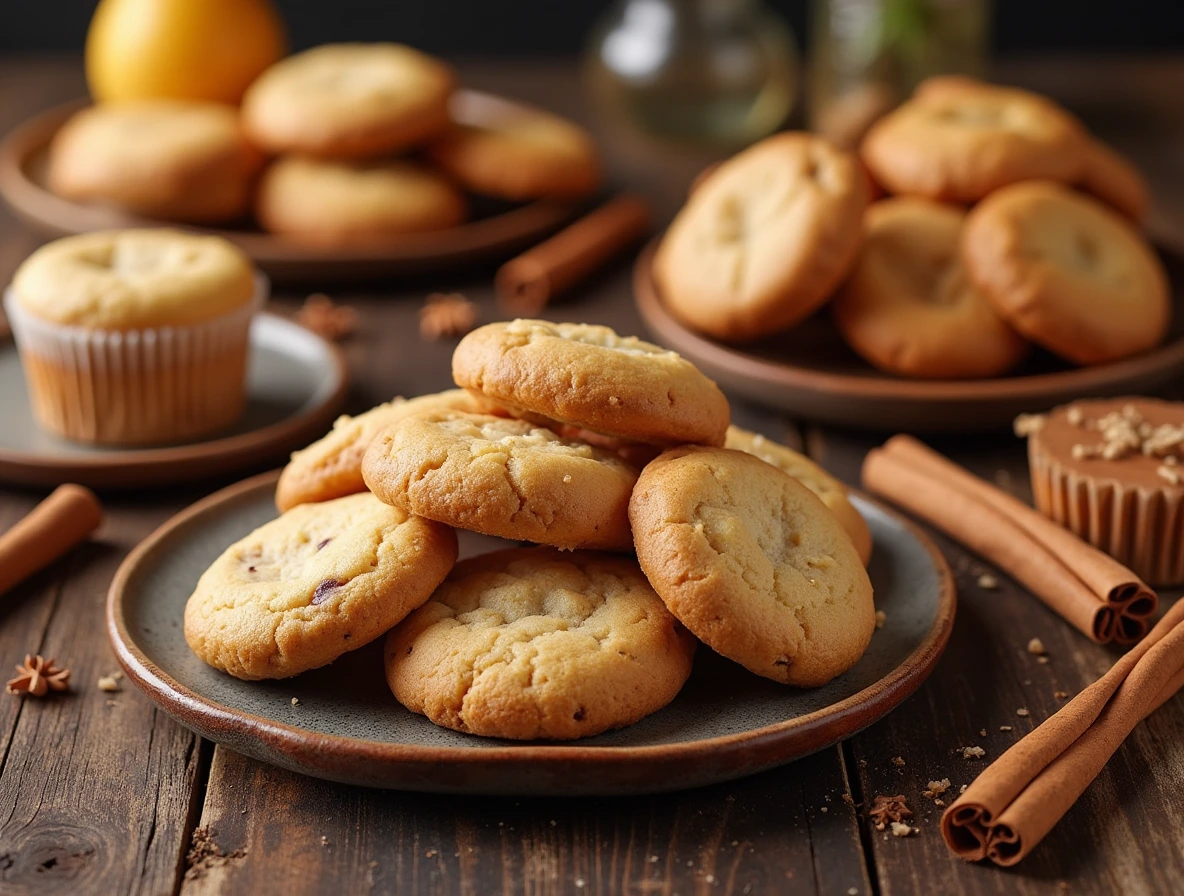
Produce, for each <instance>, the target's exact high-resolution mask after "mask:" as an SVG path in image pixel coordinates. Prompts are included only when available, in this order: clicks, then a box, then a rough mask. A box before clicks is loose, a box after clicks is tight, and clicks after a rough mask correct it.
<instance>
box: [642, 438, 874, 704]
mask: <svg viewBox="0 0 1184 896" xmlns="http://www.w3.org/2000/svg"><path fill="white" fill-rule="evenodd" d="M629 520H630V522H631V523H632V525H633V542H634V545H635V547H636V548H637V559H638V561H639V562H640V563H641V568H642V569H643V570H644V571H645V574H646V578H648V579H649V581H650V584H651V585H653V586H654V590H655V591H657V592H658V596H659V597H661V598H662V600H663V602H665V604H666V606H667V607H669V608H670V612H671V613H673V614H674V617H675V618H676V619H678V620H679V621H680V622H681V623H682V624H683V625H685V626H686V627H687V628H688V629H690V631H691V633H692V634H694V635H695V637H697V638H698V639H699V640H700V641H702V642H703V643H705V644H707V646H709V647H710V648H711V649H712V650H715V651H716V652H717V653H720V654H722V655H724V656H726V657H728V658H729V659H731V660H734V661H735V662H737V663H740V664H741V665H742V666H744V667H745V668H747V669H748V670H750V671H751V672H754V673H756V674H757V675H761V676H764V677H765V678H771V679H773V680H774V681H779V682H782V683H785V684H792V685H798V686H801V687H816V686H820V685H823V684H826V683H827V682H828V681H830V680H831V679H832V678H834V677H835V676H836V675H841V674H842V673H843V672H846V671H847V670H848V669H850V668H851V667H852V666H854V665H855V664H856V663H857V662H858V661H859V658H860V657H861V656H863V652H864V650H866V649H867V645H868V643H869V642H870V641H871V637H872V631H873V629H874V628H875V608H874V606H873V604H872V586H871V581H870V580H869V579H868V575H867V572H866V571H865V570H864V567H863V564H862V563H861V562H860V560H859V554H858V553H857V552H856V550H855V546H854V545H853V544H852V543H851V539H850V538H849V537H848V536H847V533H846V532H845V531H844V530H843V527H842V525H840V523H839V521H838V520H837V519H836V518H835V516H834V514H833V513H831V512H830V511H829V510H828V509H827V508H826V505H824V504H823V503H822V502H821V501H820V500H819V499H818V497H817V496H816V495H815V494H814V493H813V492H811V491H810V490H809V489H808V488H806V486H804V485H802V484H801V483H800V482H799V481H798V480H796V479H794V478H793V477H791V476H788V475H787V474H785V473H784V472H782V471H781V470H779V469H777V468H776V467H774V466H772V465H770V464H767V463H765V462H764V461H763V460H761V459H760V458H758V457H754V456H752V455H751V454H747V453H745V452H742V451H731V450H728V449H723V448H703V447H697V446H687V447H683V448H674V449H671V450H670V451H667V452H665V453H664V454H662V455H661V456H660V457H658V459H657V460H655V461H653V462H652V463H650V464H649V465H648V466H647V467H646V468H645V469H644V470H643V471H642V473H641V478H640V479H639V480H638V482H637V487H636V488H635V489H634V490H633V498H632V500H631V501H630V502H629Z"/></svg>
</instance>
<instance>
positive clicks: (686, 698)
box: [107, 474, 955, 796]
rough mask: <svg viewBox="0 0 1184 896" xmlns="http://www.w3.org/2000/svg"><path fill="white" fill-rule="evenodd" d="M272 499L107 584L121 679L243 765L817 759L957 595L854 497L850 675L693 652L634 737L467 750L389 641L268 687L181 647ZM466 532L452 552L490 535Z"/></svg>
mask: <svg viewBox="0 0 1184 896" xmlns="http://www.w3.org/2000/svg"><path fill="white" fill-rule="evenodd" d="M274 492H275V475H274V474H264V475H263V476H259V477H255V478H254V479H248V480H246V481H244V482H241V483H238V484H236V485H233V486H230V487H228V488H226V489H223V490H222V491H221V492H218V493H216V494H214V495H211V496H210V497H208V498H206V499H205V500H203V501H200V502H198V503H197V504H195V505H193V506H192V507H190V508H189V509H187V510H185V511H183V512H182V513H180V514H179V515H177V516H176V517H174V518H173V519H172V520H170V521H169V522H167V523H166V524H165V525H164V526H162V527H161V528H160V529H158V530H157V531H156V532H155V533H154V534H153V535H151V536H150V537H149V538H148V539H146V540H145V541H144V542H143V543H142V544H140V546H139V547H137V548H136V549H135V550H134V551H132V553H131V554H130V555H129V556H128V558H127V559H126V560H125V561H124V563H123V565H122V566H121V567H120V569H119V571H118V573H117V574H116V576H115V579H114V581H113V582H112V585H111V589H110V593H109V597H108V604H107V627H108V633H109V635H110V637H111V641H112V644H113V645H114V648H115V652H116V655H117V657H118V658H119V662H120V664H121V665H122V666H123V668H124V670H125V671H126V672H127V674H128V676H129V678H131V679H132V680H133V681H134V682H135V683H136V684H137V685H139V686H140V687H141V688H142V689H143V690H144V691H145V692H146V693H147V694H148V696H149V697H150V698H151V699H152V700H154V701H156V702H157V703H158V704H159V705H160V706H161V707H162V708H163V709H164V710H165V711H166V712H168V713H169V714H170V715H172V716H174V717H175V718H176V719H177V720H178V721H180V722H181V723H182V724H184V725H186V726H187V727H189V728H191V729H193V730H194V731H196V732H198V733H199V734H201V735H202V736H203V737H207V738H209V739H210V740H213V741H216V742H218V743H222V744H225V745H227V746H229V747H230V748H232V749H234V750H236V751H238V752H241V753H245V754H247V755H248V756H253V757H255V758H257V759H262V760H264V761H266V762H269V763H272V764H274V765H279V766H281V767H284V768H288V769H292V770H294V771H299V772H302V773H304V774H308V775H312V776H314V777H319V778H327V779H330V780H334V781H342V782H346V783H351V784H361V785H366V786H371V787H388V788H397V789H405V790H425V791H441V792H456V793H484V794H497V793H503V794H506V793H512V794H566V795H575V794H596V795H600V796H603V795H608V794H627V793H647V792H658V791H666V790H680V789H684V788H688V787H695V786H700V785H705V784H711V783H716V782H719V781H726V780H729V779H733V778H738V777H742V776H745V775H750V774H754V773H756V772H759V771H763V770H765V769H768V768H772V767H774V766H777V765H781V764H784V763H786V762H789V761H791V760H793V759H797V758H799V757H802V756H805V755H807V754H809V753H813V752H816V751H818V750H820V749H823V748H824V747H827V746H830V745H832V744H834V743H836V742H838V741H839V740H841V739H843V738H846V737H849V736H851V735H852V734H854V733H855V732H857V731H860V730H862V729H863V728H866V727H867V726H868V725H870V724H872V723H873V722H875V721H876V720H878V719H880V718H881V717H883V716H884V715H885V714H887V713H888V712H889V711H891V710H892V709H893V708H894V707H896V706H897V704H899V703H900V702H901V701H902V700H903V699H904V698H905V697H907V696H908V695H909V694H911V693H912V692H913V691H914V690H915V689H916V688H917V687H918V686H920V684H921V682H922V681H924V680H925V678H926V677H927V676H928V675H929V673H930V672H931V671H932V669H933V667H934V665H935V664H936V662H937V660H938V658H939V657H940V656H941V652H942V649H943V648H944V646H945V643H946V640H947V639H948V637H949V634H950V631H951V629H952V627H953V619H954V605H955V589H954V584H953V578H952V575H951V573H950V570H949V567H948V566H947V565H946V562H945V560H944V559H943V558H942V556H941V554H940V552H938V550H937V549H936V548H935V547H934V546H933V544H932V543H931V542H930V541H929V539H928V538H927V537H926V536H925V535H924V534H922V533H921V532H920V530H918V529H917V528H916V527H914V526H913V525H912V524H910V523H908V522H906V521H905V520H904V519H902V518H901V517H899V516H897V515H896V514H895V513H893V512H892V511H890V510H888V509H886V508H884V507H882V506H881V505H879V504H876V503H874V502H872V501H870V500H868V499H864V498H856V501H857V502H858V506H859V508H860V510H861V512H863V513H864V515H865V516H866V517H867V518H868V522H869V525H870V527H871V529H872V534H873V537H874V539H875V543H876V548H875V554H874V556H873V558H872V563H871V566H870V568H869V571H870V574H871V577H872V582H873V585H874V586H875V588H876V602H877V606H878V607H879V608H881V609H883V610H884V611H885V613H886V621H885V624H884V626H883V627H882V628H879V629H877V630H876V633H875V635H874V636H873V638H872V643H871V646H870V647H869V648H868V651H867V653H866V654H865V655H864V657H863V659H862V660H860V662H859V663H858V664H857V665H856V666H855V668H853V669H852V670H850V671H849V672H847V673H846V674H845V675H842V676H840V677H839V678H837V679H835V680H834V681H832V682H830V683H829V684H827V685H826V686H824V687H822V688H816V689H810V690H802V689H796V688H788V687H785V686H782V685H778V684H776V683H774V682H771V681H767V680H765V679H762V678H758V677H756V676H753V675H751V674H750V673H748V672H747V671H745V670H743V669H742V668H740V667H739V666H736V665H734V664H732V663H730V662H728V661H726V660H724V659H722V658H721V657H719V656H717V655H715V654H713V653H712V652H711V651H710V650H708V649H707V648H704V647H701V648H700V650H699V653H698V655H697V657H696V670H695V673H694V674H693V675H692V677H691V680H690V681H689V682H688V683H687V685H686V687H684V688H683V691H682V693H680V694H679V696H678V697H677V698H675V700H674V702H673V703H671V704H670V705H669V706H667V707H666V708H665V709H663V710H661V711H660V712H657V713H655V714H654V715H652V716H649V717H648V718H646V719H643V720H642V721H641V722H639V723H637V724H635V725H631V726H629V727H627V728H623V729H621V730H619V731H613V732H608V733H606V734H602V735H599V736H597V737H593V738H588V739H586V740H582V741H578V742H574V743H556V744H552V743H514V742H509V741H498V740H489V739H484V738H478V737H473V736H470V735H465V734H460V733H457V732H454V731H449V730H446V729H442V728H437V727H436V726H434V725H432V724H431V723H430V722H428V721H427V720H426V719H424V718H423V717H421V716H418V715H415V714H413V713H411V712H408V711H407V710H405V709H403V708H402V707H401V706H400V705H399V704H398V703H397V702H396V701H395V700H394V698H393V697H392V696H391V694H390V692H389V690H388V689H387V687H386V682H385V679H384V677H383V673H382V639H379V640H378V641H376V642H374V643H372V644H370V645H367V646H366V647H364V648H362V649H360V650H357V651H354V652H352V653H349V654H346V655H345V656H344V657H342V658H341V659H340V660H338V661H337V662H336V663H333V664H332V665H330V666H327V667H325V668H322V669H318V670H314V671H312V672H308V673H305V674H303V675H300V676H297V677H295V678H292V679H288V680H284V681H272V682H266V681H264V682H243V681H239V680H237V679H234V678H231V677H230V676H227V675H225V674H223V673H221V672H219V671H217V670H215V669H213V668H211V667H209V666H206V665H205V664H204V663H203V662H202V661H201V660H199V659H198V658H197V657H196V656H195V655H194V654H193V653H192V652H191V651H190V650H189V647H188V645H187V644H186V643H185V639H184V634H183V631H182V618H183V614H184V608H185V602H186V601H187V600H188V598H189V595H190V594H191V593H192V590H193V587H194V586H195V584H196V583H197V579H198V578H199V577H200V575H201V573H202V572H203V571H204V570H205V568H206V567H207V566H208V565H209V564H210V563H211V562H212V561H213V560H214V559H215V558H216V557H217V556H218V555H219V554H220V553H221V552H222V550H223V549H224V548H226V547H227V546H229V545H230V544H231V543H232V542H234V541H236V540H238V539H239V538H241V537H243V536H245V535H246V534H247V533H248V532H250V531H252V530H253V529H255V528H256V527H258V526H259V525H262V524H263V523H264V522H266V521H268V520H270V519H273V518H274V517H275V515H276V510H275V507H274ZM461 534H462V543H461V553H462V556H463V555H465V554H472V553H478V552H480V551H483V550H487V549H488V548H489V546H490V543H491V542H494V541H496V540H494V539H487V538H484V537H481V536H477V537H475V538H472V539H471V538H467V537H464V536H468V535H469V534H470V533H461ZM294 697H295V698H297V699H298V700H299V704H293V703H292V698H294Z"/></svg>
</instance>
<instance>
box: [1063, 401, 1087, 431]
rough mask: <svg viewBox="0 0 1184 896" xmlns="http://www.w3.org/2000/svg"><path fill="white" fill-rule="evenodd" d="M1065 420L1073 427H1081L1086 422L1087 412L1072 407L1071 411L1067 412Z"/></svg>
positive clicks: (1074, 406)
mask: <svg viewBox="0 0 1184 896" xmlns="http://www.w3.org/2000/svg"><path fill="white" fill-rule="evenodd" d="M1065 419H1066V420H1068V421H1069V423H1070V424H1071V425H1072V426H1080V425H1081V424H1082V423H1084V422H1085V411H1083V410H1082V409H1081V408H1079V407H1077V405H1070V407H1069V409H1068V410H1067V411H1066V412H1065Z"/></svg>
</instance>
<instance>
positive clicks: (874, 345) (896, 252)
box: [831, 196, 1028, 379]
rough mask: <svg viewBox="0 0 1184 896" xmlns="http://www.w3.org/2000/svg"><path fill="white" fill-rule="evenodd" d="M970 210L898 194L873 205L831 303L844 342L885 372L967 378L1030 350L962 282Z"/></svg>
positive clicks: (1001, 368)
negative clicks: (964, 235)
mask: <svg viewBox="0 0 1184 896" xmlns="http://www.w3.org/2000/svg"><path fill="white" fill-rule="evenodd" d="M965 219H966V212H965V211H964V210H963V209H961V208H960V207H958V206H955V205H948V204H945V203H940V202H934V201H932V200H929V199H920V198H916V197H906V196H901V197H898V198H894V199H885V200H882V201H880V202H876V203H874V204H873V205H872V206H871V207H870V208H869V209H868V211H867V215H866V216H865V217H864V233H865V238H864V244H863V249H862V250H861V251H860V254H859V260H858V261H857V262H856V264H855V269H854V270H853V271H852V272H851V276H850V277H849V278H848V279H847V282H846V283H845V284H843V287H842V289H840V290H839V292H838V294H837V295H836V296H835V299H834V302H832V303H831V310H832V312H833V314H834V320H835V324H836V325H837V326H838V328H839V332H841V333H842V334H843V338H844V339H846V340H847V344H848V345H850V346H851V348H852V349H854V350H855V352H856V353H857V354H858V355H859V356H860V357H862V358H863V359H864V360H865V361H867V362H868V363H869V364H871V365H872V366H874V367H878V368H879V369H880V370H884V371H887V372H889V373H896V374H900V375H902V376H913V377H926V378H940V379H965V378H971V377H989V376H998V375H1000V374H1002V373H1006V372H1007V371H1009V370H1011V369H1012V368H1013V367H1015V366H1016V365H1017V364H1018V363H1019V362H1020V361H1021V360H1023V358H1024V357H1025V356H1026V355H1027V353H1028V344H1027V342H1025V341H1024V339H1023V338H1022V337H1021V336H1020V335H1019V334H1018V333H1016V332H1015V330H1013V329H1012V328H1011V327H1010V326H1008V325H1007V324H1006V323H1004V322H1003V319H1002V318H1001V317H1000V316H999V315H998V314H997V313H996V312H995V309H994V308H993V307H992V306H991V303H990V302H989V301H987V299H986V297H985V296H983V294H982V293H981V292H980V291H979V290H978V289H976V288H975V286H974V285H973V284H972V283H971V282H970V279H969V278H968V277H967V276H966V271H965V270H964V269H963V267H962V261H961V258H960V255H959V242H960V239H961V235H962V226H963V222H964V221H965Z"/></svg>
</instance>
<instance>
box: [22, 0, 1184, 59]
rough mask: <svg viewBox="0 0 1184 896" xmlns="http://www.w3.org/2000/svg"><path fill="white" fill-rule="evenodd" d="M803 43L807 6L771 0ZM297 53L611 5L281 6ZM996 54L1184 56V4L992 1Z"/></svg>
mask: <svg viewBox="0 0 1184 896" xmlns="http://www.w3.org/2000/svg"><path fill="white" fill-rule="evenodd" d="M768 2H769V3H770V5H771V6H773V7H775V8H776V9H777V10H778V11H779V12H780V13H781V14H782V15H783V16H784V17H785V18H786V19H787V20H788V21H789V22H790V24H791V26H792V27H793V29H794V31H795V32H796V34H797V36H798V40H799V41H800V42H803V43H805V42H806V40H807V37H808V30H807V25H808V23H807V15H808V8H809V6H810V2H809V0H768ZM95 4H96V0H0V11H2V12H3V18H2V19H0V22H2V24H0V52H12V51H39V50H79V49H81V47H82V43H83V37H84V35H85V34H86V25H87V22H88V21H89V19H90V15H91V13H92V12H93V11H94V8H95ZM278 5H279V7H280V9H281V11H282V13H283V15H284V18H285V20H286V21H287V24H288V29H289V34H290V36H291V40H292V45H293V47H294V48H297V49H299V48H302V47H307V46H312V45H313V44H319V43H325V42H327V41H333V40H397V41H402V42H405V43H410V44H414V45H415V46H417V47H420V48H422V49H425V50H429V51H432V52H437V53H444V54H450V55H470V56H471V55H482V56H495V55H503V54H511V53H512V54H522V55H535V56H544V55H546V56H554V55H566V54H571V53H575V52H577V51H578V50H579V49H580V47H581V46H582V45H583V41H584V37H585V35H586V34H587V33H588V30H589V28H590V27H591V26H592V23H593V22H595V21H596V20H597V18H599V17H600V16H601V15H603V14H604V12H605V10H607V9H609V8H610V7H611V5H612V4H611V2H610V0H404V2H400V0H278ZM992 47H993V49H994V50H995V52H997V53H1000V54H1005V55H1012V54H1017V53H1031V52H1041V51H1055V50H1067V51H1071V50H1093V51H1097V50H1106V51H1115V52H1139V51H1166V50H1181V49H1184V0H1093V2H1089V0H995V3H994V6H993V16H992Z"/></svg>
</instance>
